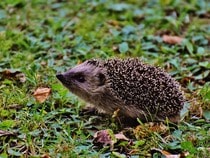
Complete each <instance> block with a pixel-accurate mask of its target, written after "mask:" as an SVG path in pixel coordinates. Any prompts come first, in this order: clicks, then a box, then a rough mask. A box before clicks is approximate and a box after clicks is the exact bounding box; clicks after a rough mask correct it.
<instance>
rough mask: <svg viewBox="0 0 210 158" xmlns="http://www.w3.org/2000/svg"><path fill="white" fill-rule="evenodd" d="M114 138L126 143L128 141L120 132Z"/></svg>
mask: <svg viewBox="0 0 210 158" xmlns="http://www.w3.org/2000/svg"><path fill="white" fill-rule="evenodd" d="M115 138H116V139H117V140H126V141H129V139H128V138H127V137H126V136H125V135H124V134H123V133H122V132H120V133H118V134H115Z"/></svg>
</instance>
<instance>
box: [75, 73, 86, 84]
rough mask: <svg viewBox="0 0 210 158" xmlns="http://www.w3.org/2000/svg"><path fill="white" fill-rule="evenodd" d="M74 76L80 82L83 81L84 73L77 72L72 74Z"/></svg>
mask: <svg viewBox="0 0 210 158" xmlns="http://www.w3.org/2000/svg"><path fill="white" fill-rule="evenodd" d="M74 78H75V80H77V81H78V82H81V83H83V82H85V77H84V75H82V74H77V75H75V76H74Z"/></svg>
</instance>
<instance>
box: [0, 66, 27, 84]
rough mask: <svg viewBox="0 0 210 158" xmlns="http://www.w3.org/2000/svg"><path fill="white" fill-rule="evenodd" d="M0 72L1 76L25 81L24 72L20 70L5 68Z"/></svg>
mask: <svg viewBox="0 0 210 158" xmlns="http://www.w3.org/2000/svg"><path fill="white" fill-rule="evenodd" d="M0 73H1V74H2V76H3V78H6V79H14V80H16V81H19V82H21V83H24V82H25V81H26V76H25V74H24V73H22V72H20V71H16V70H10V69H7V70H3V71H2V72H0Z"/></svg>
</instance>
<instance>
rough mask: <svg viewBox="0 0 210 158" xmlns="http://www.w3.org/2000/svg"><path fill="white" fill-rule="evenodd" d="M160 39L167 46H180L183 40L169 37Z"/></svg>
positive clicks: (164, 36) (177, 37) (165, 36)
mask: <svg viewBox="0 0 210 158" xmlns="http://www.w3.org/2000/svg"><path fill="white" fill-rule="evenodd" d="M162 39H163V42H165V43H168V44H181V42H182V41H183V40H184V38H182V37H179V36H169V35H163V37H162Z"/></svg>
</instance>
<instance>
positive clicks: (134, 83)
mask: <svg viewBox="0 0 210 158" xmlns="http://www.w3.org/2000/svg"><path fill="white" fill-rule="evenodd" d="M104 67H106V69H107V76H109V81H110V83H111V84H110V89H111V92H112V94H113V96H115V97H116V98H119V99H120V100H122V101H123V103H124V106H127V107H128V108H129V107H135V108H134V109H140V110H143V111H144V112H145V114H146V115H148V114H155V115H156V116H157V117H158V118H166V117H170V116H176V115H179V113H180V110H181V109H182V107H183V104H184V97H183V94H182V92H181V91H180V85H179V84H178V82H176V81H175V80H174V79H173V78H172V77H171V76H170V75H169V74H168V73H166V72H164V71H163V70H162V69H160V68H156V67H154V66H150V65H147V64H144V63H142V62H141V61H140V60H139V59H136V58H135V59H133V58H131V59H124V60H121V59H110V60H107V61H106V62H105V64H104Z"/></svg>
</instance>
